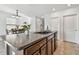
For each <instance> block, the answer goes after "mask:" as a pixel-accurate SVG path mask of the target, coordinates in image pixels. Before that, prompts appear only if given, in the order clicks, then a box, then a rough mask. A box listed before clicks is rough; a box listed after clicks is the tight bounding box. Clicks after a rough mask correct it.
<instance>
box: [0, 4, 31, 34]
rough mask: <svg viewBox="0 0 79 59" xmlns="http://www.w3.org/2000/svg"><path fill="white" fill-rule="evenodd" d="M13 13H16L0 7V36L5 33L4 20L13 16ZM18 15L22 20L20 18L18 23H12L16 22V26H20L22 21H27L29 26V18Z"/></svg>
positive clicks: (5, 7)
mask: <svg viewBox="0 0 79 59" xmlns="http://www.w3.org/2000/svg"><path fill="white" fill-rule="evenodd" d="M15 13H16V10H14V9H11V8H9V7H7V6H5V5H0V35H5V34H6V31H5V29H6V19H7V18H8V17H10V16H11V15H13V14H14V15H15ZM19 15H20V16H22V17H23V18H21V19H20V20H18V21H13V22H16V23H17V24H22V23H23V22H24V21H27V22H28V23H29V24H30V17H28V16H27V15H24V14H22V13H19Z"/></svg>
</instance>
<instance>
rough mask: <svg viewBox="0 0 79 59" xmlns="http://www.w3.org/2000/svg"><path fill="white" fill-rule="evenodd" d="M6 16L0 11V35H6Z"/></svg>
mask: <svg viewBox="0 0 79 59" xmlns="http://www.w3.org/2000/svg"><path fill="white" fill-rule="evenodd" d="M7 16H8V14H7V13H5V12H2V11H0V35H5V34H6V31H5V30H6V18H7Z"/></svg>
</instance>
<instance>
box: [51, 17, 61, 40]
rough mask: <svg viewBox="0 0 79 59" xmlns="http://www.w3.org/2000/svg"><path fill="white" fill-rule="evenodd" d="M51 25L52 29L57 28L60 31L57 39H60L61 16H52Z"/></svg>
mask: <svg viewBox="0 0 79 59" xmlns="http://www.w3.org/2000/svg"><path fill="white" fill-rule="evenodd" d="M50 27H51V30H52V31H54V30H56V31H57V32H58V33H57V34H58V35H57V39H60V18H59V17H55V18H51V20H50Z"/></svg>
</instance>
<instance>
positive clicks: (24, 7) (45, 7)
mask: <svg viewBox="0 0 79 59" xmlns="http://www.w3.org/2000/svg"><path fill="white" fill-rule="evenodd" d="M5 5H6V6H7V7H10V8H12V9H15V10H16V9H18V10H20V12H21V13H23V14H25V15H28V16H44V15H45V14H48V13H51V12H55V11H53V10H52V8H55V9H56V11H60V10H65V9H68V8H71V7H78V6H79V5H78V4H75V5H73V4H72V5H71V7H69V6H67V4H5Z"/></svg>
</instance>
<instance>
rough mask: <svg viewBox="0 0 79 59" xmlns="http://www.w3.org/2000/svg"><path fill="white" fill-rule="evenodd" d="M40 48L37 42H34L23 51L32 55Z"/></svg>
mask: <svg viewBox="0 0 79 59" xmlns="http://www.w3.org/2000/svg"><path fill="white" fill-rule="evenodd" d="M39 48H40V45H39V44H38V43H37V44H34V45H33V46H31V47H29V48H27V49H26V50H25V53H26V54H27V55H32V54H33V53H34V52H35V51H37V50H38V49H39Z"/></svg>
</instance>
